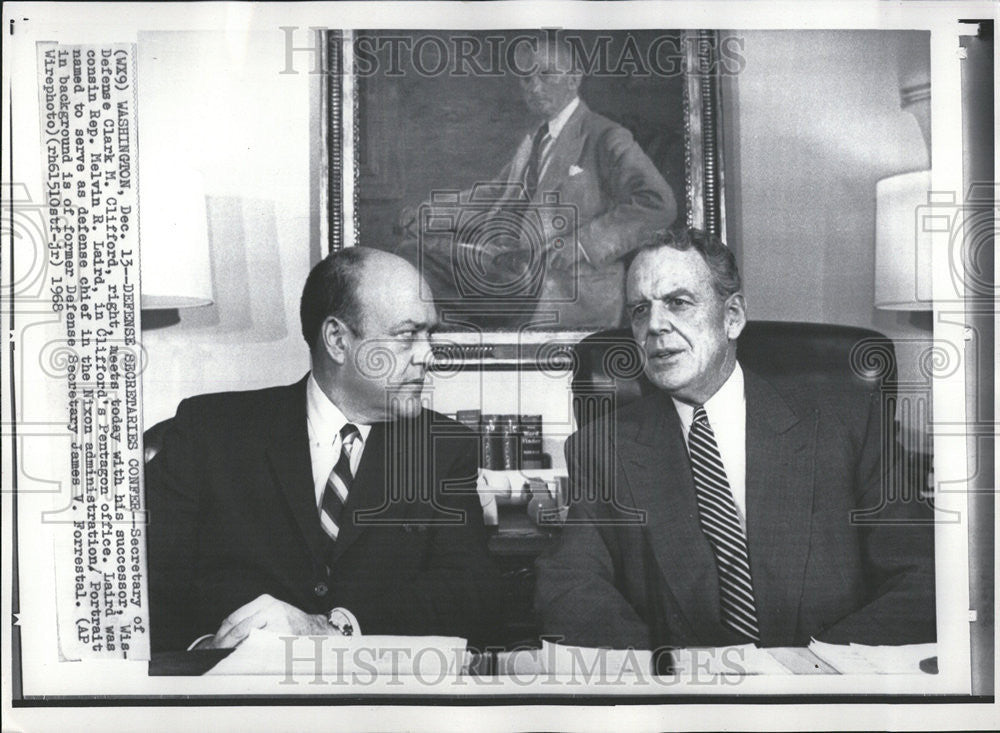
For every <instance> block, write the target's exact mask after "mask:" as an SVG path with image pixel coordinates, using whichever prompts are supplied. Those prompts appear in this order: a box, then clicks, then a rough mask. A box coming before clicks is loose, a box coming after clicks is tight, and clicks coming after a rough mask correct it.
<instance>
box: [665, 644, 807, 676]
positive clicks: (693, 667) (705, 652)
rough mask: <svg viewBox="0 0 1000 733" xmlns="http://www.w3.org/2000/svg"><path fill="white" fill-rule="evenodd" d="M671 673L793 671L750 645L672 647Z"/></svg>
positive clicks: (783, 672)
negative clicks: (692, 647) (672, 668)
mask: <svg viewBox="0 0 1000 733" xmlns="http://www.w3.org/2000/svg"><path fill="white" fill-rule="evenodd" d="M671 654H672V657H673V661H674V672H675V673H677V674H680V675H683V676H692V675H697V674H739V675H747V674H793V672H792V670H790V669H789V668H788V667H786V666H785V665H783V664H782V663H781V662H779V661H778V660H777V659H775V658H774V657H773V656H771V654H770V653H768V651H767V649H761V648H759V647H757V646H754V645H753V644H741V645H737V646H717V647H705V648H697V649H675V650H674V651H673V652H672V653H671Z"/></svg>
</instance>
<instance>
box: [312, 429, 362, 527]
mask: <svg viewBox="0 0 1000 733" xmlns="http://www.w3.org/2000/svg"><path fill="white" fill-rule="evenodd" d="M360 442H361V433H360V432H359V431H358V428H357V427H356V426H354V425H352V424H351V423H347V424H346V425H345V426H344V427H342V428H341V429H340V457H339V458H338V459H337V465H335V466H334V467H333V470H332V471H330V476H329V478H327V480H326V489H325V490H324V491H323V502H322V503H321V504H320V509H319V521H320V524H322V525H323V531H324V532H326V534H327V535H328V536H329V537H330V539H331V540H332V541H334V542H336V541H337V535H338V534H339V533H340V524H341V517H342V515H343V513H344V506H345V505H346V504H347V495H348V494H349V493H350V491H351V482H352V481H354V472H353V471H352V470H351V453H352V452H353V451H354V450H356V449H357V447H358V446H357V445H356V444H360Z"/></svg>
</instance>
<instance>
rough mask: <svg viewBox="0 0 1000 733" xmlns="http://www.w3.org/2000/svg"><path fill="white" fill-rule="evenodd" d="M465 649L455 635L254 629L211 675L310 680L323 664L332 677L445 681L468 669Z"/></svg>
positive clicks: (462, 641) (212, 670)
mask: <svg viewBox="0 0 1000 733" xmlns="http://www.w3.org/2000/svg"><path fill="white" fill-rule="evenodd" d="M317 644H318V646H317ZM465 647H466V641H465V639H460V638H458V637H452V636H328V637H323V638H322V639H321V640H319V641H318V642H317V641H316V637H309V636H299V637H294V638H290V637H289V635H287V634H276V633H274V632H270V631H266V630H264V629H254V630H253V631H251V632H250V635H249V636H247V638H246V639H244V641H243V642H242V643H241V644H240V645H239V646H238V647H236V649H234V650H233V652H232V653H231V654H230V655H229V656H228V657H226V658H225V659H223V660H222V661H221V662H219V663H218V664H217V665H215V666H214V667H212V669H210V670H209V671H208V672H207V674H264V675H288V674H292V675H293V676H295V677H303V678H304V677H309V676H315V675H316V672H317V666H316V659H319V660H320V667H319V669H320V671H321V673H322V675H323V676H324V677H329V678H336V677H338V676H341V677H342V676H345V675H346V676H347V677H348V678H350V677H352V676H359V675H361V676H365V677H370V676H372V675H373V674H378V675H396V676H404V675H405V676H408V675H418V676H420V677H422V678H424V679H440V678H443V677H447V676H458V675H460V674H462V672H463V671H464V670H465V669H466V668H467V667H468V663H469V654H468V652H467V651H466V648H465ZM290 660H291V661H290Z"/></svg>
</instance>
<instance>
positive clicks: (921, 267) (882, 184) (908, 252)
mask: <svg viewBox="0 0 1000 733" xmlns="http://www.w3.org/2000/svg"><path fill="white" fill-rule="evenodd" d="M930 187H931V172H930V171H915V172H913V173H903V174H902V175H898V176H890V177H889V178H883V179H882V180H881V181H879V182H878V183H877V184H876V186H875V198H876V211H875V227H876V229H875V307H876V308H882V309H884V310H906V311H929V310H931V309H932V307H933V299H932V293H931V235H930V232H929V231H925V229H926V228H925V227H924V226H923V220H924V216H923V213H924V212H925V211H926V210H927V205H928V204H927V193H928V191H930Z"/></svg>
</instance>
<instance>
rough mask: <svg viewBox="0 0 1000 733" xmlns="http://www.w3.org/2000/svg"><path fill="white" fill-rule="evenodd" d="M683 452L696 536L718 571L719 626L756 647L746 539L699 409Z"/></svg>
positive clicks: (705, 418) (708, 427)
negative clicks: (698, 530) (689, 477)
mask: <svg viewBox="0 0 1000 733" xmlns="http://www.w3.org/2000/svg"><path fill="white" fill-rule="evenodd" d="M688 452H689V454H690V456H691V471H692V473H693V474H694V488H695V495H696V498H697V500H698V520H699V523H700V524H701V531H702V532H704V533H705V536H706V537H707V538H708V541H709V544H711V545H712V550H713V552H714V553H715V564H716V567H717V568H718V570H719V602H720V604H721V607H722V623H723V624H724V625H725V626H727V627H729V628H730V629H732V630H734V631H736V632H738V633H740V634H742V635H743V636H745V637H747V638H749V639H752V640H753V641H760V630H759V628H758V626H757V606H756V603H755V601H754V596H753V582H752V580H751V577H750V556H749V553H748V551H747V541H746V536H745V535H744V533H743V528H742V527H741V526H740V518H739V515H738V514H737V513H736V502H735V501H733V492H732V491H731V490H730V488H729V479H727V478H726V469H725V468H724V467H723V465H722V458H721V457H720V455H719V447H718V445H716V442H715V433H713V432H712V426H711V425H709V422H708V415H707V414H706V413H705V408H704V407H701V406H699V407H697V408H695V411H694V419H693V420H692V421H691V430H690V431H688Z"/></svg>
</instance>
